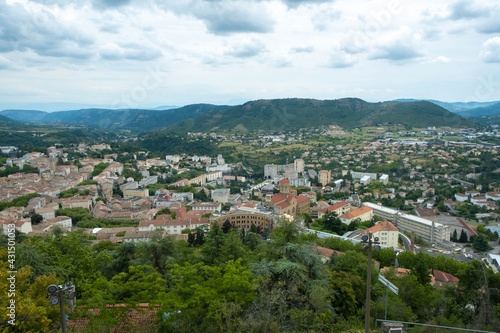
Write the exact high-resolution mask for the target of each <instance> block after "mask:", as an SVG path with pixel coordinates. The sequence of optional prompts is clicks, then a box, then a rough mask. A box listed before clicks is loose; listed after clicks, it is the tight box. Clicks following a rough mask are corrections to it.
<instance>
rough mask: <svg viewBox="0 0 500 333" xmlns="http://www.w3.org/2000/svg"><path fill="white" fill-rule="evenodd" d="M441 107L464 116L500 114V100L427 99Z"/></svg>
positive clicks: (399, 100)
mask: <svg viewBox="0 0 500 333" xmlns="http://www.w3.org/2000/svg"><path fill="white" fill-rule="evenodd" d="M394 101H395V102H418V101H422V100H421V99H396V100H394ZM426 101H429V102H432V103H434V104H436V105H439V106H440V107H442V108H444V109H446V110H448V111H451V112H453V113H456V114H458V115H460V116H463V117H478V116H494V115H498V114H500V101H493V102H454V103H448V102H441V101H436V100H434V99H427V100H426Z"/></svg>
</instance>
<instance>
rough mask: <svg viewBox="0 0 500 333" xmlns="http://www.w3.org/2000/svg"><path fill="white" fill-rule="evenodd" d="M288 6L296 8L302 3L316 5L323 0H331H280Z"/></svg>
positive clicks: (324, 0)
mask: <svg viewBox="0 0 500 333" xmlns="http://www.w3.org/2000/svg"><path fill="white" fill-rule="evenodd" d="M282 2H283V3H284V4H286V5H287V6H288V7H289V8H294V9H295V8H297V7H299V6H302V5H317V4H320V3H325V2H332V0H282Z"/></svg>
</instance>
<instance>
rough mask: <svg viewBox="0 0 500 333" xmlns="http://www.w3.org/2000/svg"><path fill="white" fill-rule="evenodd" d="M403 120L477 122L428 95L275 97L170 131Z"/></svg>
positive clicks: (443, 123) (420, 123) (442, 123)
mask: <svg viewBox="0 0 500 333" xmlns="http://www.w3.org/2000/svg"><path fill="white" fill-rule="evenodd" d="M379 124H402V125H406V126H409V127H420V128H421V127H427V126H452V127H471V126H475V124H474V123H473V122H471V121H469V120H467V119H465V118H463V117H460V116H458V115H456V114H453V113H451V112H449V111H447V110H445V109H443V108H442V107H440V106H438V105H436V104H433V103H431V102H427V101H415V102H407V103H403V102H380V103H368V102H365V101H363V100H361V99H357V98H343V99H338V100H316V99H298V98H290V99H273V100H257V101H251V102H247V103H245V104H243V105H238V106H234V107H230V108H227V109H223V110H217V111H210V112H207V113H205V114H204V115H202V116H200V117H198V118H195V119H188V120H185V121H183V122H180V123H178V124H176V125H174V126H172V127H170V128H169V129H168V130H171V131H174V132H211V131H214V132H218V131H232V132H234V131H235V132H241V133H245V132H251V131H252V132H253V131H264V132H269V131H280V130H286V129H299V128H311V127H322V126H328V125H339V126H341V127H343V128H348V129H351V128H355V127H362V126H377V125H379Z"/></svg>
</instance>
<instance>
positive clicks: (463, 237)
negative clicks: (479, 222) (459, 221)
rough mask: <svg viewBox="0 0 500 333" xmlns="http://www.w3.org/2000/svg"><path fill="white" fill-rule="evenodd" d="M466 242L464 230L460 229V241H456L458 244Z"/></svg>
mask: <svg viewBox="0 0 500 333" xmlns="http://www.w3.org/2000/svg"><path fill="white" fill-rule="evenodd" d="M455 230H456V229H455ZM467 240H468V237H467V233H466V232H465V230H464V229H462V232H460V239H459V240H458V241H459V242H460V243H467Z"/></svg>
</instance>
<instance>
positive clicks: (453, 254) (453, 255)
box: [415, 248, 485, 262]
mask: <svg viewBox="0 0 500 333" xmlns="http://www.w3.org/2000/svg"><path fill="white" fill-rule="evenodd" d="M429 251H430V252H429ZM415 252H424V253H427V254H429V255H431V256H433V257H437V256H445V257H446V258H453V259H455V260H456V261H460V262H469V261H472V260H476V259H477V260H481V259H483V258H485V257H484V256H481V255H477V254H472V258H468V257H466V256H465V254H463V253H456V252H439V251H433V250H430V249H422V248H419V249H415Z"/></svg>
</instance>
